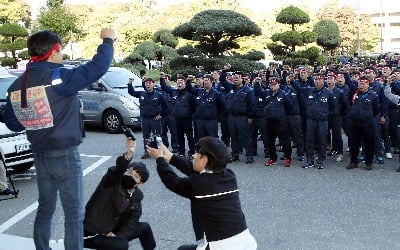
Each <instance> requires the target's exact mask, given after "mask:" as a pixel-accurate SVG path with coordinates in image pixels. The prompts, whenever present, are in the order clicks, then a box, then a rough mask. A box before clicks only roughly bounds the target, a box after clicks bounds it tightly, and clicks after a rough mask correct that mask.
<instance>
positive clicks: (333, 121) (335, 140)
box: [328, 116, 343, 154]
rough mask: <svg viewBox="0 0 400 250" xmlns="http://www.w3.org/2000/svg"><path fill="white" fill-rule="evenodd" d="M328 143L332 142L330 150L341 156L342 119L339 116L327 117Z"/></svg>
mask: <svg viewBox="0 0 400 250" xmlns="http://www.w3.org/2000/svg"><path fill="white" fill-rule="evenodd" d="M328 131H329V132H331V133H329V132H328V136H329V137H330V136H332V139H331V138H328V141H329V142H330V141H331V142H332V143H331V145H332V150H334V151H337V152H338V153H339V154H343V139H342V118H341V117H340V116H335V117H329V120H328Z"/></svg>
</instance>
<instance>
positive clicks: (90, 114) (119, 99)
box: [79, 67, 143, 133]
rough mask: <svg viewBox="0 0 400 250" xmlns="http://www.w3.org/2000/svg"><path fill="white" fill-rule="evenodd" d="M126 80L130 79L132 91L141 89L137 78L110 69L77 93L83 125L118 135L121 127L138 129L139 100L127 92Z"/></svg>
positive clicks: (114, 68) (123, 71)
mask: <svg viewBox="0 0 400 250" xmlns="http://www.w3.org/2000/svg"><path fill="white" fill-rule="evenodd" d="M129 78H133V79H134V82H133V84H134V86H135V89H142V90H143V87H142V80H141V79H140V77H139V76H137V75H136V74H134V73H132V72H131V71H129V70H127V69H125V68H120V67H110V69H109V70H108V72H107V73H106V74H105V75H104V76H102V77H101V78H100V79H99V80H98V81H96V82H94V83H93V84H91V85H90V86H89V87H88V88H85V89H83V90H81V91H79V94H80V97H81V101H82V113H83V116H84V118H83V119H84V121H85V123H93V124H98V125H102V126H103V128H104V129H105V130H106V131H107V132H109V133H120V132H121V127H122V126H123V125H125V126H131V127H140V126H141V121H140V110H139V101H138V99H137V98H135V97H133V96H131V95H129V93H128V85H127V83H128V81H129Z"/></svg>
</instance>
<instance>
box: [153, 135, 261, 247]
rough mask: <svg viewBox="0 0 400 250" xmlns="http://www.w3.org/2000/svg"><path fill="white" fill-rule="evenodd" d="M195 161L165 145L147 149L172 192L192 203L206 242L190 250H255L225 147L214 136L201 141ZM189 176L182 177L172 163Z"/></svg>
mask: <svg viewBox="0 0 400 250" xmlns="http://www.w3.org/2000/svg"><path fill="white" fill-rule="evenodd" d="M195 150H196V153H195V154H194V157H193V162H191V161H189V160H187V159H185V158H182V157H179V156H177V155H174V154H172V153H171V152H170V151H169V150H168V149H167V148H166V147H165V146H164V145H162V144H161V145H160V149H155V148H151V147H147V152H148V153H149V155H150V156H151V157H152V158H153V159H156V162H157V171H158V174H159V176H160V178H161V180H162V182H163V183H164V185H165V186H166V187H167V188H168V189H170V190H171V191H172V192H174V193H176V194H178V195H181V196H183V197H186V198H188V199H190V200H191V206H192V221H193V227H194V231H195V233H196V235H198V234H199V233H201V234H202V235H203V241H202V242H200V243H199V244H198V245H190V246H182V247H180V248H179V249H180V250H183V249H185V250H187V249H198V250H200V249H210V250H216V249H230V250H252V249H256V248H257V243H256V241H255V239H254V238H253V236H252V235H251V234H250V232H249V230H248V229H247V225H246V220H245V217H244V214H243V211H242V209H241V205H240V200H239V190H238V187H237V182H236V176H235V174H234V173H233V171H232V170H231V169H227V168H226V164H227V162H228V160H229V153H228V149H227V148H226V146H225V144H224V143H223V142H222V141H221V140H219V139H218V138H214V137H203V138H201V139H200V140H199V141H198V143H197V144H196V147H195ZM168 163H169V164H171V165H173V166H175V167H177V168H178V169H179V170H180V171H181V172H183V173H184V174H186V175H187V177H179V176H177V175H176V173H175V172H174V170H173V169H172V168H171V167H170V166H169V164H168Z"/></svg>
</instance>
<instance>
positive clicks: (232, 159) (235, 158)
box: [231, 155, 239, 162]
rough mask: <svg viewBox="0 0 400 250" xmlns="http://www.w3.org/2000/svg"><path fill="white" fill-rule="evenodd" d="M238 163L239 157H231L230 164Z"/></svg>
mask: <svg viewBox="0 0 400 250" xmlns="http://www.w3.org/2000/svg"><path fill="white" fill-rule="evenodd" d="M235 161H239V156H238V155H232V156H231V162H235Z"/></svg>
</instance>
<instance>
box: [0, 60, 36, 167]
mask: <svg viewBox="0 0 400 250" xmlns="http://www.w3.org/2000/svg"><path fill="white" fill-rule="evenodd" d="M16 78H17V77H16V76H14V75H10V74H9V73H8V72H7V71H6V70H5V69H4V68H1V67H0V105H4V104H5V102H6V98H7V89H8V87H9V86H10V85H11V84H12V83H13V82H14V80H15V79H16ZM30 145H31V144H30V143H29V141H28V140H27V138H26V133H25V131H21V132H13V131H11V130H9V129H8V128H7V126H6V125H5V124H4V123H0V154H1V155H0V157H1V160H2V161H3V162H4V164H5V166H6V168H8V169H12V170H14V171H18V172H19V171H26V170H28V169H30V168H31V167H32V166H33V156H32V151H31V146H30Z"/></svg>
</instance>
